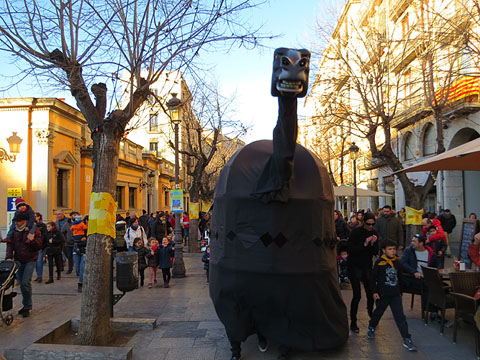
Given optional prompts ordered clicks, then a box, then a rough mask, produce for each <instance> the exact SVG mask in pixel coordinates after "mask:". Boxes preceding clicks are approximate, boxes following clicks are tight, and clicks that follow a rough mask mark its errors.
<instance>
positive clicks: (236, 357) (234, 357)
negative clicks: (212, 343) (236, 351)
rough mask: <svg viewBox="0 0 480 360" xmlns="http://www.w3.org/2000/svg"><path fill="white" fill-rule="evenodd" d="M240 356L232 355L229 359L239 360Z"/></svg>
mask: <svg viewBox="0 0 480 360" xmlns="http://www.w3.org/2000/svg"><path fill="white" fill-rule="evenodd" d="M240 359H241V358H240V356H236V355H233V356H232V358H231V359H230V360H240Z"/></svg>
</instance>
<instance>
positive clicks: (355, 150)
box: [348, 142, 360, 212]
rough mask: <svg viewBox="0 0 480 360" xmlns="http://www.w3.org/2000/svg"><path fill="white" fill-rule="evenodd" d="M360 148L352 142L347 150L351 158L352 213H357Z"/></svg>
mask: <svg viewBox="0 0 480 360" xmlns="http://www.w3.org/2000/svg"><path fill="white" fill-rule="evenodd" d="M358 150H360V148H359V147H358V146H357V145H355V142H352V145H351V146H350V147H349V148H348V151H350V154H351V157H352V159H353V211H354V212H357V156H358Z"/></svg>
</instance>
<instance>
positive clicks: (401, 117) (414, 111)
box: [391, 100, 432, 129]
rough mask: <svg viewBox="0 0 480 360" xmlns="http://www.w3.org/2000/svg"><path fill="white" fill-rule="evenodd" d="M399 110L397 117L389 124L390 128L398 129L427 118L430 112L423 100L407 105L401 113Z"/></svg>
mask: <svg viewBox="0 0 480 360" xmlns="http://www.w3.org/2000/svg"><path fill="white" fill-rule="evenodd" d="M399 110H400V111H399V112H398V115H396V116H395V118H394V119H393V120H392V122H391V126H392V127H394V128H399V129H401V128H404V127H405V126H407V125H410V124H413V123H414V122H416V121H418V120H420V119H423V118H425V117H427V116H428V115H429V114H430V113H431V112H432V111H431V109H430V108H429V107H428V105H427V103H426V102H425V101H424V100H420V101H417V102H416V103H413V104H412V105H409V106H408V107H406V108H405V110H403V111H401V109H399Z"/></svg>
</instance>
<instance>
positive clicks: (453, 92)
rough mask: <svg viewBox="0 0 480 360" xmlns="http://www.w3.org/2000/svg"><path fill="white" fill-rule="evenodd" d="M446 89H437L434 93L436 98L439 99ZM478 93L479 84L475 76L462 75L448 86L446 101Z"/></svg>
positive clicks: (479, 92) (449, 101) (479, 91)
mask: <svg viewBox="0 0 480 360" xmlns="http://www.w3.org/2000/svg"><path fill="white" fill-rule="evenodd" d="M446 91H447V90H446V89H443V90H440V91H438V92H437V93H436V94H435V97H436V98H437V100H439V101H440V100H441V99H442V97H443V96H445V95H444V94H445V92H446ZM479 94H480V84H479V81H478V78H477V77H474V76H464V77H462V78H461V79H459V80H457V81H455V82H454V83H453V84H452V85H451V86H450V92H449V93H448V99H447V101H446V103H447V104H448V103H451V102H454V101H457V100H460V99H463V98H465V97H467V96H470V95H479Z"/></svg>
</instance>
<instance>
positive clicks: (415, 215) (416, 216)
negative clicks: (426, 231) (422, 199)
mask: <svg viewBox="0 0 480 360" xmlns="http://www.w3.org/2000/svg"><path fill="white" fill-rule="evenodd" d="M405 209H406V210H405V212H406V221H405V223H406V224H407V225H422V215H423V209H420V210H416V209H414V208H411V207H408V206H406V207H405Z"/></svg>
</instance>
